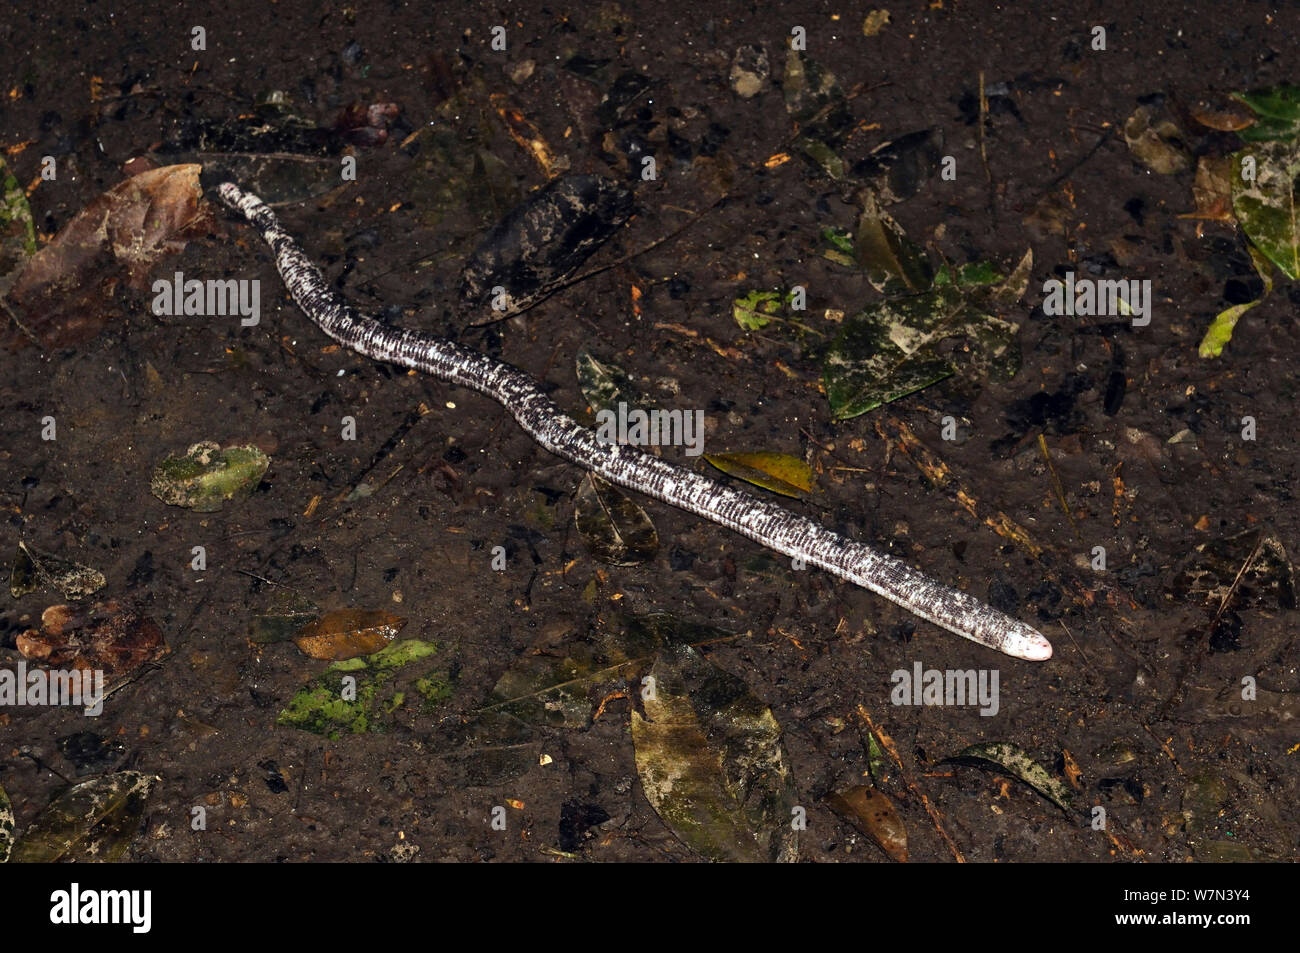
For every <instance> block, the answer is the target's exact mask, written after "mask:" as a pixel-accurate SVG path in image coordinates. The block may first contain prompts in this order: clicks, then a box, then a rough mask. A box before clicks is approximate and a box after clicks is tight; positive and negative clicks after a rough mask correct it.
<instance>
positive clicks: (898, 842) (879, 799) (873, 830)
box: [827, 784, 907, 864]
mask: <svg viewBox="0 0 1300 953" xmlns="http://www.w3.org/2000/svg"><path fill="white" fill-rule="evenodd" d="M827 803H828V804H830V806H831V808H832V809H834V811H835V813H836V814H839V815H840V816H841V817H843V818H844V819H845V820H847V821H848V822H849V823H850V824H852V825H853V826H854V827H856V828H857V829H858V830H860V831H861V832H862V833H864V834H866V835H867V836H868V837H870V838H871V839H872V840H874V841H875V842H876V843H877V844H879V845H880V849H881V850H883V851H884V852H885V854H886V855H887V856H889V857H890V858H891V859H893V860H896V861H898V862H899V863H900V864H905V863H907V828H906V827H904V826H903V819H902V818H901V817H899V816H898V811H896V810H895V809H894V802H893V801H891V800H890V799H889V795H887V794H885V793H884V792H883V791H878V790H876V789H875V788H873V787H870V786H868V785H864V784H860V785H857V786H856V787H851V788H848V789H847V790H844V791H840V792H838V793H836V794H832V795H831V796H830V797H829V798H828V799H827Z"/></svg>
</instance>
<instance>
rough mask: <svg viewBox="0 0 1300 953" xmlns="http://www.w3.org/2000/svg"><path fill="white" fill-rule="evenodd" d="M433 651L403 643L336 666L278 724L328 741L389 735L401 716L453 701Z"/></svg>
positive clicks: (296, 698)
mask: <svg viewBox="0 0 1300 953" xmlns="http://www.w3.org/2000/svg"><path fill="white" fill-rule="evenodd" d="M437 652H438V647H437V646H436V645H434V644H433V643H432V642H425V641H423V640H421V639H403V640H402V641H400V642H391V643H389V645H388V646H387V647H386V648H383V649H381V650H380V651H378V652H376V653H375V654H374V655H368V656H365V657H364V658H361V657H357V658H350V659H345V660H343V661H340V662H335V663H334V664H333V665H331V666H330V667H329V668H327V669H326V670H325V671H324V672H322V673H321V674H320V675H319V676H317V677H316V678H314V679H312V680H311V681H310V682H308V683H307V684H306V685H304V686H303V687H302V688H300V689H299V690H298V691H297V692H296V693H295V694H294V696H293V698H292V699H290V701H289V704H288V705H287V706H285V708H284V710H283V711H281V712H280V715H279V717H278V718H277V719H276V723H277V724H281V725H288V726H290V727H293V728H301V729H303V730H304V731H310V732H314V733H316V734H320V735H325V736H327V737H337V736H338V735H340V734H345V733H352V734H360V733H363V732H368V731H369V732H380V731H386V730H389V729H390V728H392V727H393V726H394V725H395V724H397V723H398V716H399V714H400V713H402V712H406V711H417V712H418V711H421V710H423V711H431V710H433V709H434V708H436V707H437V706H438V705H440V704H442V702H444V701H446V699H448V698H449V697H451V691H452V687H451V681H450V679H449V677H448V675H447V672H446V671H445V670H444V669H443V668H441V667H440V666H439V660H438V659H437V657H436V656H437Z"/></svg>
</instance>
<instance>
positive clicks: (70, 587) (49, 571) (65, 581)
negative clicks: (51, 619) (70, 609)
mask: <svg viewBox="0 0 1300 953" xmlns="http://www.w3.org/2000/svg"><path fill="white" fill-rule="evenodd" d="M104 582H105V580H104V574H103V573H102V572H100V571H99V570H97V569H91V568H90V567H89V566H83V565H81V564H80V563H74V562H73V561H72V560H70V559H63V558H62V557H59V556H55V555H52V554H50V553H43V552H40V551H39V550H36V549H33V548H32V547H31V546H29V545H28V544H27V543H22V542H20V543H19V544H18V549H17V551H16V552H15V553H14V562H13V566H12V568H11V569H10V572H9V594H10V595H12V596H13V597H14V598H15V599H17V598H18V597H19V596H25V595H27V594H28V593H29V592H35V591H36V590H38V589H44V588H45V587H47V586H49V587H52V588H54V589H58V590H59V591H60V592H62V593H63V597H64V598H65V599H73V600H76V599H84V598H85V597H86V596H89V595H91V594H93V593H96V592H98V591H99V590H100V589H103V588H104Z"/></svg>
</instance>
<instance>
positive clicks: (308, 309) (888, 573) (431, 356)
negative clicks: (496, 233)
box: [218, 182, 1052, 661]
mask: <svg viewBox="0 0 1300 953" xmlns="http://www.w3.org/2000/svg"><path fill="white" fill-rule="evenodd" d="M218 191H219V193H220V195H221V199H222V201H223V202H225V203H226V205H228V206H229V207H230V208H231V209H233V210H235V211H237V212H240V213H242V214H243V215H244V217H245V218H247V219H248V221H249V222H250V223H251V224H252V225H253V227H254V228H256V229H257V230H258V231H259V232H260V233H261V235H262V237H263V238H264V239H265V240H266V243H267V244H268V245H269V246H270V247H271V250H272V251H273V252H274V253H275V265H276V268H277V269H278V270H279V272H280V277H281V278H282V279H283V280H284V284H285V287H286V288H288V289H289V293H290V294H291V295H292V296H293V300H294V301H296V302H297V303H298V307H300V308H302V310H303V312H304V313H305V314H306V315H307V317H309V318H311V319H312V320H313V321H314V322H316V324H318V325H319V326H320V328H321V330H322V331H324V332H325V333H326V334H328V335H329V336H330V337H332V338H333V339H334V340H336V341H338V342H339V343H340V344H343V345H345V346H346V347H349V348H351V349H352V350H354V351H356V352H357V353H358V354H363V355H365V356H366V357H369V358H373V359H374V360H376V361H383V362H385V363H388V364H398V365H400V366H402V367H409V368H414V369H415V370H418V371H424V372H425V373H427V374H433V375H434V376H435V377H439V378H442V379H443V380H445V381H450V382H452V383H454V384H460V385H462V386H464V387H470V388H473V389H474V390H476V391H478V392H480V393H482V394H486V395H487V396H488V397H491V398H492V399H493V400H495V401H496V402H497V403H499V404H500V405H501V406H502V407H504V408H505V409H506V410H507V411H509V412H510V413H511V415H513V416H514V418H515V420H517V421H518V422H519V426H521V427H523V428H524V430H525V431H527V432H528V434H529V436H531V437H532V438H533V439H534V440H536V441H537V442H538V443H539V444H541V445H542V446H543V447H545V448H546V449H547V450H549V451H550V452H551V453H554V454H556V455H557V456H560V457H563V458H564V459H566V460H569V461H571V462H573V463H576V464H577V465H578V466H580V467H583V468H584V469H586V470H590V471H591V472H593V473H596V474H598V475H599V476H602V477H604V478H605V479H606V480H609V481H610V482H612V483H617V484H619V485H620V486H625V487H628V488H629V489H633V490H636V491H637V492H639V493H644V494H646V495H647V496H653V497H654V498H655V499H658V500H662V501H664V502H665V503H671V504H672V505H673V506H676V507H680V508H681V509H683V510H686V511H688V512H690V513H694V514H696V515H697V516H703V517H705V518H706V519H710V520H712V521H713V522H715V523H720V524H722V525H723V526H726V527H728V528H729V529H733V530H735V531H736V532H738V533H741V534H742V535H744V536H748V537H749V538H750V539H752V540H755V541H757V542H759V543H761V544H762V545H764V546H766V547H768V548H769V549H774V550H776V551H777V552H779V553H784V554H785V555H787V556H792V557H795V558H797V559H801V560H803V561H805V562H806V563H809V564H811V565H814V566H820V567H821V568H822V569H825V570H827V571H828V572H832V573H834V574H835V575H837V576H839V577H840V578H842V579H847V580H848V581H849V582H854V583H857V584H858V585H860V586H865V587H866V588H867V589H870V590H871V591H873V592H876V593H879V594H880V595H882V596H884V597H885V598H887V599H890V600H892V601H894V602H896V603H898V605H900V606H902V607H903V608H905V609H907V610H908V611H909V612H914V613H915V614H916V615H919V616H920V617H921V618H923V619H928V620H929V621H931V622H933V623H935V624H936V625H939V626H942V627H943V628H945V629H947V630H949V631H950V632H955V633H956V634H957V635H960V636H963V637H964V638H967V639H970V640H972V641H974V642H978V643H980V644H981V645H986V646H988V647H989V648H992V649H997V650H998V651H999V652H1005V653H1006V654H1007V655H1011V656H1014V657H1016V658H1022V659H1029V660H1033V661H1041V660H1043V659H1048V658H1051V655H1052V646H1051V643H1049V642H1048V641H1047V639H1046V638H1044V637H1043V635H1042V634H1041V633H1040V632H1038V631H1037V630H1036V629H1034V628H1033V627H1032V626H1029V625H1026V624H1025V623H1023V622H1020V621H1018V620H1016V619H1013V618H1011V617H1010V616H1008V615H1006V614H1005V613H1002V612H999V611H998V610H997V609H994V608H993V607H992V606H988V605H985V604H984V603H982V602H980V601H979V600H978V599H976V598H975V597H974V596H971V595H968V594H967V593H965V592H961V591H960V590H957V589H953V588H950V587H949V586H945V585H942V584H941V583H938V582H935V581H934V580H933V579H930V578H928V577H926V576H925V575H923V574H921V573H919V572H917V571H916V570H915V569H912V568H911V567H910V566H908V565H907V564H905V563H903V562H900V561H899V560H897V559H894V558H893V557H891V556H886V555H884V554H883V553H878V552H876V551H875V550H874V549H871V548H870V547H868V546H865V545H863V544H862V543H856V542H854V541H853V540H850V539H845V538H844V537H843V536H840V535H838V534H836V533H832V532H831V531H830V530H827V529H824V528H823V527H821V526H819V525H818V524H816V523H814V522H812V521H811V520H809V519H805V518H804V517H802V516H796V515H795V514H794V513H791V512H789V511H787V510H785V509H783V508H781V507H779V506H776V505H775V504H772V503H769V502H767V501H765V500H761V499H759V498H758V497H755V496H751V495H750V494H748V493H744V492H742V491H740V490H736V489H733V488H731V487H729V486H726V485H724V484H722V483H718V482H716V481H714V480H710V479H709V478H707V477H704V476H700V475H699V474H697V473H693V472H691V471H689V470H684V469H682V468H681V467H678V466H674V465H673V464H671V463H667V462H665V461H663V460H661V459H659V458H658V457H655V456H652V455H651V454H648V453H645V452H644V451H642V450H639V449H637V448H636V447H634V446H630V445H628V444H616V443H603V442H601V441H600V440H599V439H598V438H597V436H596V434H595V433H594V432H593V431H591V430H588V429H587V428H586V427H583V426H582V425H581V424H579V423H578V422H577V421H575V420H573V419H572V418H571V417H569V416H567V415H566V414H564V413H563V412H562V411H561V410H560V409H559V408H558V407H557V406H556V405H555V404H554V403H553V402H552V401H551V400H550V398H549V397H547V396H546V394H545V393H543V392H542V389H541V388H540V387H539V386H538V385H537V383H536V382H535V381H534V380H533V379H532V378H531V377H529V376H528V375H527V374H525V373H524V372H523V371H520V370H519V369H518V368H515V367H511V366H510V365H509V364H504V363H502V362H501V361H497V360H493V359H492V358H490V357H488V356H486V355H484V354H480V353H478V352H476V351H471V350H469V349H468V348H464V347H461V346H460V345H458V344H456V343H454V342H452V341H449V340H447V339H445V338H440V337H435V336H433V335H430V334H425V333H422V332H420V331H412V330H404V329H399V328H392V327H389V326H387V325H385V324H382V323H380V322H379V321H376V320H375V319H373V318H369V317H366V316H364V315H362V314H360V313H359V312H358V311H357V310H356V309H354V308H353V307H352V306H351V305H349V304H348V303H347V301H345V300H344V299H343V298H342V296H340V295H339V294H338V293H336V292H335V291H334V290H333V289H332V288H330V286H329V285H328V284H327V283H326V281H325V278H324V276H323V275H322V274H321V272H320V270H319V269H318V268H317V267H316V266H315V265H314V264H313V263H312V262H311V260H310V259H308V257H307V256H306V254H305V253H304V252H303V251H302V249H301V248H299V247H298V244H297V242H295V241H294V240H293V238H292V237H291V236H290V235H289V234H288V233H287V232H285V230H284V229H283V228H281V227H280V223H279V220H278V219H277V218H276V217H275V213H274V212H272V211H271V210H270V209H269V208H268V207H267V206H266V204H265V203H264V202H262V200H261V199H259V198H258V197H257V196H255V195H251V194H249V193H248V192H245V191H243V190H242V189H240V188H239V187H238V186H237V185H234V184H232V183H230V182H226V183H224V184H222V185H221V186H220V187H219V189H218Z"/></svg>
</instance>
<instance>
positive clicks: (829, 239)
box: [821, 225, 853, 255]
mask: <svg viewBox="0 0 1300 953" xmlns="http://www.w3.org/2000/svg"><path fill="white" fill-rule="evenodd" d="M821 235H822V241H824V242H825V243H826V244H827V245H830V246H831V248H833V249H834V250H835V251H837V252H840V253H841V254H843V255H852V254H853V233H852V232H850V231H848V230H847V229H844V228H836V227H835V226H834V225H828V226H826V227H825V228H823V229H822V232H821Z"/></svg>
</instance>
